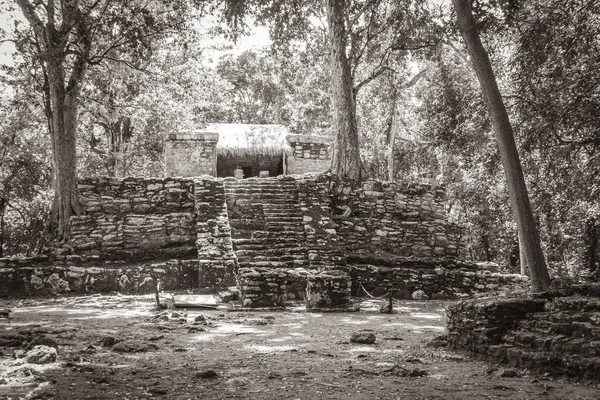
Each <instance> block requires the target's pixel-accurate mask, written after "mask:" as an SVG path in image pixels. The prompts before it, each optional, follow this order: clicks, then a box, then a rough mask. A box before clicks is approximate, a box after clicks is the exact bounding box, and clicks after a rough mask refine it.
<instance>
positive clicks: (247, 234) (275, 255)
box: [224, 178, 307, 268]
mask: <svg viewBox="0 0 600 400" xmlns="http://www.w3.org/2000/svg"><path fill="white" fill-rule="evenodd" d="M224 187H225V196H226V201H227V209H228V214H229V223H230V226H231V238H232V242H233V249H234V251H235V253H236V255H237V260H238V266H239V268H246V267H272V268H273V267H275V268H296V267H305V266H306V265H307V255H306V249H305V242H306V236H305V232H304V224H303V215H302V211H301V210H300V206H299V204H298V190H297V187H296V182H295V181H294V180H293V179H286V178H283V179H282V178H262V179H259V178H250V179H244V180H235V179H225V180H224Z"/></svg>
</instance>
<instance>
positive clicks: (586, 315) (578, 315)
mask: <svg viewBox="0 0 600 400" xmlns="http://www.w3.org/2000/svg"><path fill="white" fill-rule="evenodd" d="M529 319H531V320H536V321H549V322H554V323H571V322H590V323H591V324H592V325H597V326H600V311H594V312H586V311H575V310H572V311H551V312H540V313H535V314H532V315H531V316H530V318H529Z"/></svg>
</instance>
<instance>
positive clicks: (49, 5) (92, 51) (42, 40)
mask: <svg viewBox="0 0 600 400" xmlns="http://www.w3.org/2000/svg"><path fill="white" fill-rule="evenodd" d="M15 2H16V4H17V5H18V6H19V8H20V9H21V11H22V13H23V16H24V17H25V19H26V20H27V21H28V23H29V27H28V29H26V30H24V31H23V30H21V32H20V35H21V38H22V39H23V40H24V41H25V42H28V43H27V44H26V46H29V48H32V49H33V52H34V53H35V56H36V60H37V62H38V63H39V66H40V69H41V75H42V76H41V77H40V81H41V82H42V84H41V89H42V92H43V96H44V108H45V113H46V116H47V120H48V130H49V132H50V138H51V148H52V155H53V172H54V180H53V185H54V189H55V200H54V206H53V210H54V214H55V219H56V228H57V234H58V237H59V238H65V237H67V236H68V224H69V218H70V217H71V215H77V214H80V213H81V210H80V206H79V201H78V199H77V193H76V165H77V156H76V132H77V123H78V110H79V106H80V93H81V89H82V87H83V86H84V83H85V81H86V73H87V72H88V69H89V67H90V66H93V65H100V64H102V63H103V62H104V61H105V60H117V61H120V62H123V63H126V64H128V65H130V66H132V67H135V65H133V64H132V63H131V62H129V60H128V55H134V57H132V58H133V59H139V58H140V57H141V56H143V54H145V53H147V52H148V51H149V48H150V44H151V42H152V40H153V39H154V38H155V37H157V36H158V35H160V34H162V33H164V32H167V31H169V30H171V29H177V28H179V27H180V26H181V24H182V22H183V20H184V16H185V6H186V5H187V4H188V2H187V1H184V0H175V1H167V0H162V1H161V0H150V1H136V0H133V1H129V2H120V1H117V0H95V1H92V0H46V1H31V0H15ZM17 29H18V27H17ZM125 49H127V51H124V50H125Z"/></svg>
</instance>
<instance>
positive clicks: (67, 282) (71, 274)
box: [0, 256, 198, 298]
mask: <svg viewBox="0 0 600 400" xmlns="http://www.w3.org/2000/svg"><path fill="white" fill-rule="evenodd" d="M156 279H160V281H161V282H162V288H163V289H165V290H176V289H191V288H197V287H198V261H197V260H195V259H193V260H168V261H162V262H155V263H133V264H131V263H128V264H124V263H121V262H111V261H101V260H99V259H98V258H97V257H80V256H62V257H61V256H59V257H57V258H49V257H46V256H40V257H31V258H22V259H16V258H1V259H0V298H2V297H27V296H47V295H57V294H69V293H72V294H89V293H101V292H114V291H116V292H126V293H149V292H153V291H154V290H155V287H156Z"/></svg>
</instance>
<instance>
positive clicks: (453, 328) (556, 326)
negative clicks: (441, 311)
mask: <svg viewBox="0 0 600 400" xmlns="http://www.w3.org/2000/svg"><path fill="white" fill-rule="evenodd" d="M572 289H573V290H572V291H571V293H569V295H568V296H560V297H554V298H552V299H550V300H547V299H537V298H509V299H498V298H485V299H474V300H465V301H461V302H458V303H456V304H454V305H451V306H449V307H448V308H447V316H448V332H449V333H448V343H449V345H450V347H451V348H453V349H456V350H466V351H469V352H471V353H472V354H474V355H476V356H478V357H479V358H482V359H487V360H489V361H497V362H500V363H504V364H507V365H510V366H513V367H518V368H527V369H531V370H534V371H537V372H541V373H548V374H551V375H563V376H569V377H576V378H581V379H586V380H592V381H596V382H600V296H599V294H600V284H585V285H576V286H573V288H572Z"/></svg>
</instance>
